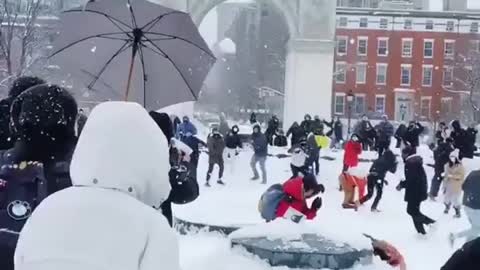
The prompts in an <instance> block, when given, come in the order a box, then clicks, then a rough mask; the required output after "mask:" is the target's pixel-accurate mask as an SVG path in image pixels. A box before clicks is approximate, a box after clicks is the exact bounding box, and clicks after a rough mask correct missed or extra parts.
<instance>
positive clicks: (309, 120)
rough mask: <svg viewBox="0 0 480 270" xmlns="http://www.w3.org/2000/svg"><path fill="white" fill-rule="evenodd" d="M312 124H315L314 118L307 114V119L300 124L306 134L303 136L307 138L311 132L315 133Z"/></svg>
mask: <svg viewBox="0 0 480 270" xmlns="http://www.w3.org/2000/svg"><path fill="white" fill-rule="evenodd" d="M312 124H313V121H312V117H311V116H310V114H306V115H305V117H304V118H303V121H302V123H301V124H300V126H301V127H302V129H303V132H304V134H303V136H305V137H306V136H308V134H310V132H312V131H313V130H312Z"/></svg>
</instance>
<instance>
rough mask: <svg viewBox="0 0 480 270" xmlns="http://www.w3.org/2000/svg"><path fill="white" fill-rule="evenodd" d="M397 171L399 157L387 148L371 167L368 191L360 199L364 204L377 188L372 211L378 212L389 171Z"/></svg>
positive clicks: (368, 177)
mask: <svg viewBox="0 0 480 270" xmlns="http://www.w3.org/2000/svg"><path fill="white" fill-rule="evenodd" d="M396 171H397V158H396V157H395V154H393V152H392V151H390V150H386V151H385V153H383V155H381V156H379V158H378V159H377V160H375V161H374V162H373V164H372V167H370V172H369V173H368V176H367V180H368V193H367V195H365V196H364V197H363V198H361V199H360V203H361V204H364V203H365V202H367V201H368V200H370V199H371V198H372V197H373V190H374V189H376V190H377V195H376V196H375V200H374V201H373V204H372V207H371V211H372V212H378V208H377V207H378V203H379V202H380V199H381V198H382V194H383V186H384V185H385V184H387V181H386V180H385V176H386V175H387V172H391V173H395V172H396Z"/></svg>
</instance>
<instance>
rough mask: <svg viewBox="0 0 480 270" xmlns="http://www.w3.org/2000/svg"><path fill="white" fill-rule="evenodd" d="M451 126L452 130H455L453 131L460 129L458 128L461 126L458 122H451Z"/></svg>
mask: <svg viewBox="0 0 480 270" xmlns="http://www.w3.org/2000/svg"><path fill="white" fill-rule="evenodd" d="M451 126H452V127H453V129H455V130H458V129H460V128H461V127H462V126H461V125H460V121H458V120H453V121H452V124H451Z"/></svg>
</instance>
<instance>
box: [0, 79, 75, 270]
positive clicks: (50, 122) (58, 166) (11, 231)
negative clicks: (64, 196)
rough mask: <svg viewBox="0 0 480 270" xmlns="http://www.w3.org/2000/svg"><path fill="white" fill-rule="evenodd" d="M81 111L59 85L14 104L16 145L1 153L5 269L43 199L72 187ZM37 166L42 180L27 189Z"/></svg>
mask: <svg viewBox="0 0 480 270" xmlns="http://www.w3.org/2000/svg"><path fill="white" fill-rule="evenodd" d="M77 111H78V109H77V103H76V102H75V99H74V98H73V97H72V96H71V95H70V94H69V93H68V92H67V91H66V90H65V89H63V88H61V87H59V86H56V85H46V84H41V85H37V86H34V87H32V88H30V89H29V90H27V91H25V92H23V93H22V94H20V95H19V96H18V97H17V99H15V101H14V102H13V104H12V107H11V118H12V133H13V134H12V135H13V136H14V137H15V138H17V141H16V142H15V144H14V146H13V148H11V149H9V150H6V151H4V152H1V153H0V167H1V168H2V171H1V173H0V174H2V176H1V177H0V178H2V179H4V180H2V183H3V184H2V185H1V188H0V194H1V195H0V197H2V200H1V203H0V266H1V267H0V269H5V270H10V269H11V270H13V269H14V268H13V254H14V250H15V245H16V242H17V238H18V233H19V232H20V230H21V228H22V227H23V225H24V223H25V222H26V220H27V219H28V217H29V215H30V214H31V211H33V210H34V209H35V207H36V206H37V205H38V204H39V203H40V201H41V200H42V199H43V198H45V197H47V196H48V195H50V194H52V193H54V192H57V191H59V190H62V189H64V188H67V187H70V186H71V184H72V183H71V179H70V173H69V170H70V161H71V158H72V154H73V151H74V148H75V145H76V143H77V138H76V136H75V124H76V119H77ZM32 164H41V167H40V168H41V169H42V173H41V175H43V176H42V177H39V176H40V174H38V175H37V176H35V178H33V179H31V181H30V182H29V183H31V184H27V183H26V182H24V180H25V179H24V178H25V176H26V175H25V172H28V171H29V168H31V167H30V166H31V165H32ZM8 168H13V169H15V168H20V171H18V172H13V171H9V172H8V176H9V177H6V175H5V174H4V173H5V171H4V170H5V169H7V170H8ZM22 168H24V169H22ZM42 178H43V179H42ZM5 179H7V180H6V181H5ZM10 179H11V180H10ZM22 179H23V180H22ZM37 180H38V181H40V182H38V181H37ZM10 181H11V182H10ZM44 181H46V184H45V183H43V182H44ZM9 182H10V183H9ZM19 183H25V185H23V184H19ZM40 189H42V191H41V192H40ZM16 201H20V202H22V205H23V206H24V207H25V210H26V211H25V214H24V215H21V216H17V215H18V214H19V212H18V211H11V210H12V209H11V208H10V207H9V206H11V205H12V203H14V202H16Z"/></svg>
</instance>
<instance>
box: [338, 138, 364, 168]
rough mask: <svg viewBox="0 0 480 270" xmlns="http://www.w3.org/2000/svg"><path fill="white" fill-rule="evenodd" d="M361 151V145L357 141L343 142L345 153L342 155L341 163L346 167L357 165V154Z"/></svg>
mask: <svg viewBox="0 0 480 270" xmlns="http://www.w3.org/2000/svg"><path fill="white" fill-rule="evenodd" d="M361 153H362V145H361V144H360V143H359V142H354V141H351V140H350V141H348V142H347V143H346V144H345V154H344V156H343V164H345V165H347V166H348V167H355V166H357V165H358V156H359V155H360V154H361Z"/></svg>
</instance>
